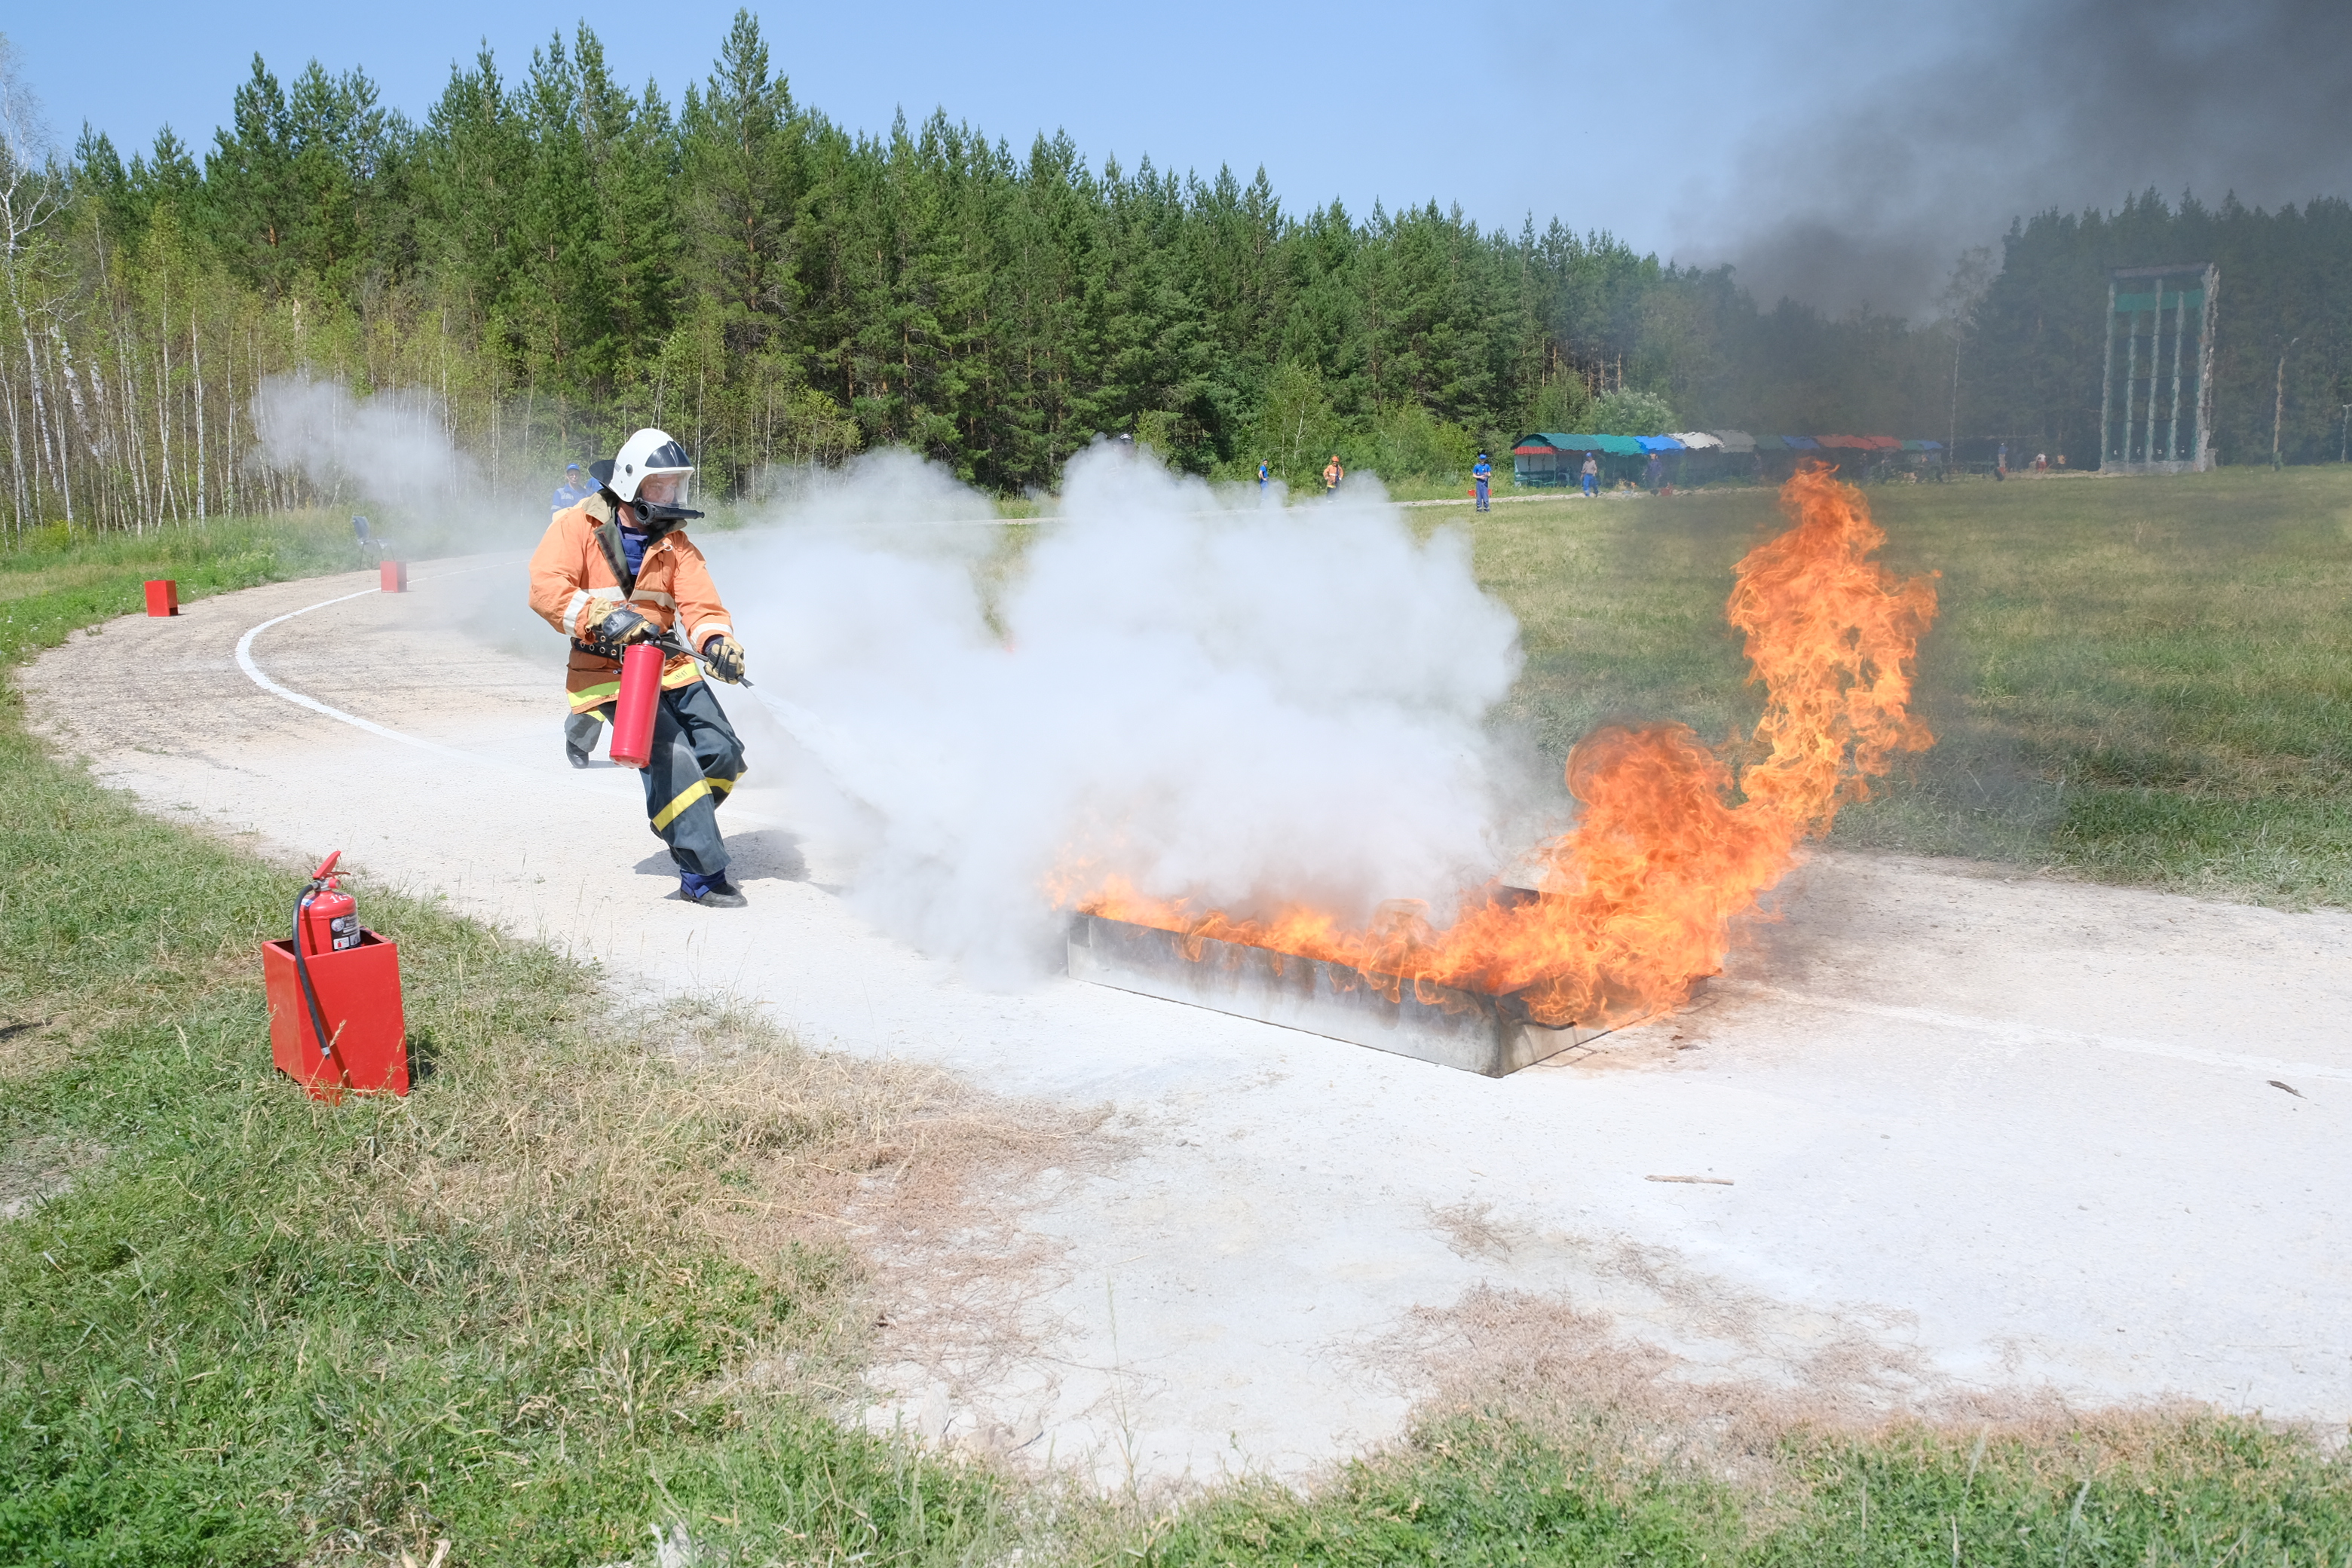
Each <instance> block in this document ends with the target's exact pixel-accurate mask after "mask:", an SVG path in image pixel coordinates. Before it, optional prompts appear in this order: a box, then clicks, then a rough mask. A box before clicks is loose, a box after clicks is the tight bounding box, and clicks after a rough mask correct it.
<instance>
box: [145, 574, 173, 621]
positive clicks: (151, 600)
mask: <svg viewBox="0 0 2352 1568" xmlns="http://www.w3.org/2000/svg"><path fill="white" fill-rule="evenodd" d="M147 613H148V614H149V615H151V616H176V615H178V614H179V613H180V584H178V583H177V582H176V581H174V580H173V579H172V578H169V577H150V578H149V579H147Z"/></svg>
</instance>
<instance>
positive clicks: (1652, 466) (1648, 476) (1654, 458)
mask: <svg viewBox="0 0 2352 1568" xmlns="http://www.w3.org/2000/svg"><path fill="white" fill-rule="evenodd" d="M1665 477H1666V465H1665V463H1664V460H1663V459H1662V458H1659V456H1658V455H1657V454H1656V453H1655V452H1653V453H1651V454H1650V460H1649V461H1648V462H1647V463H1646V464H1644V465H1643V468H1642V484H1643V488H1645V489H1648V490H1649V492H1650V493H1651V494H1652V495H1655V494H1657V493H1658V486H1659V485H1661V484H1662V483H1664V480H1665Z"/></svg>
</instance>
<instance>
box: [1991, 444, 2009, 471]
mask: <svg viewBox="0 0 2352 1568" xmlns="http://www.w3.org/2000/svg"><path fill="white" fill-rule="evenodd" d="M1992 477H1993V478H1994V479H2007V478H2009V443H2008V442H2006V441H2003V442H2002V443H2001V444H2000V450H1999V451H1997V452H1995V453H1994V454H1993V456H1992Z"/></svg>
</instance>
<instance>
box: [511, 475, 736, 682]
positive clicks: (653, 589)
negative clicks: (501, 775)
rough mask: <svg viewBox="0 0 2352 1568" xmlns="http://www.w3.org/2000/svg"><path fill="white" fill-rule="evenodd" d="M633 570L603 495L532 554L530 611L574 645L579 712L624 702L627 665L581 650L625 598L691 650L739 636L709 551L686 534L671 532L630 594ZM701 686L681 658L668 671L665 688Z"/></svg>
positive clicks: (561, 521) (571, 677) (562, 514)
mask: <svg viewBox="0 0 2352 1568" xmlns="http://www.w3.org/2000/svg"><path fill="white" fill-rule="evenodd" d="M627 570H628V557H627V556H625V555H624V554H622V553H621V527H620V524H619V522H617V521H615V520H614V505H613V502H612V500H611V499H610V498H609V497H607V496H606V495H605V493H604V491H602V490H599V491H598V492H597V493H596V494H594V495H592V496H590V497H589V498H588V499H587V500H583V501H582V502H580V503H579V504H578V505H577V506H570V507H566V508H564V510H562V511H559V512H557V513H556V514H555V517H554V519H553V520H552V521H550V522H549V523H548V525H547V532H546V533H545V534H543V535H541V538H540V542H539V548H538V549H536V550H534V551H532V552H530V607H531V609H532V610H533V611H534V612H535V613H536V614H537V615H538V616H539V617H540V618H541V620H543V621H545V622H546V623H547V624H548V625H549V626H553V627H554V628H555V629H556V630H557V631H559V632H562V634H563V635H564V636H565V637H570V638H572V661H571V663H570V664H569V665H568V666H567V667H566V668H565V670H564V685H565V687H566V689H568V690H569V691H570V692H571V695H572V711H573V712H574V713H585V712H587V711H588V710H590V709H592V708H601V707H602V706H604V704H605V703H607V702H610V701H612V700H614V698H616V697H618V696H619V695H620V692H621V662H620V660H618V659H614V658H605V657H604V655H602V654H598V653H591V652H590V651H588V649H586V648H585V647H582V646H581V645H582V643H583V640H584V636H583V634H584V631H585V628H586V627H587V626H593V625H594V624H595V622H596V620H597V618H598V617H599V616H603V615H604V614H605V613H606V612H607V611H608V610H610V609H611V608H612V606H613V603H614V601H615V600H619V599H626V600H627V601H628V605H629V608H631V609H633V610H635V611H636V612H637V614H639V615H641V616H645V617H646V619H647V620H649V621H651V622H653V624H654V625H655V626H658V627H660V628H661V629H662V630H664V631H671V630H675V631H677V632H678V633H679V635H680V636H681V637H683V639H684V640H685V642H686V646H687V647H692V648H699V647H701V646H702V645H703V643H704V642H705V641H706V640H707V639H709V637H714V636H724V637H733V636H734V635H735V628H734V627H733V626H730V625H729V624H728V621H727V606H726V605H722V604H720V603H719V589H718V587H717V586H716V585H715V584H712V582H711V581H710V568H709V565H708V564H707V563H705V562H704V561H703V559H702V552H701V551H699V550H697V549H696V548H695V547H694V542H693V541H692V540H690V539H688V538H687V536H686V535H685V534H684V533H683V532H681V531H672V532H669V533H665V534H663V535H662V536H661V537H660V538H658V539H656V540H655V541H653V542H651V543H649V544H647V545H646V553H645V559H644V561H643V562H642V563H640V564H639V566H638V569H637V580H636V581H635V583H633V584H628V585H627V586H626V587H625V588H624V586H623V578H624V574H625V573H626V571H627ZM699 679H702V670H701V668H700V667H698V665H696V663H695V662H694V660H692V659H690V658H685V657H683V656H682V655H677V654H673V655H671V656H670V658H669V660H668V662H667V663H666V664H664V665H663V666H662V685H663V687H664V688H665V689H667V688H670V687H677V686H690V685H692V684H693V683H694V682H696V681H698V680H699Z"/></svg>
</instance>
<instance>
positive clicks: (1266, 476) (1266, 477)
mask: <svg viewBox="0 0 2352 1568" xmlns="http://www.w3.org/2000/svg"><path fill="white" fill-rule="evenodd" d="M1273 482H1274V469H1273V468H1271V467H1270V466H1268V464H1267V463H1266V460H1265V458H1259V459H1258V462H1257V488H1258V489H1259V490H1260V491H1261V492H1263V491H1264V490H1265V487H1266V486H1268V485H1270V484H1272V483H1273Z"/></svg>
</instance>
